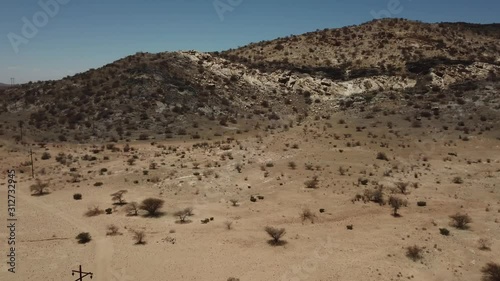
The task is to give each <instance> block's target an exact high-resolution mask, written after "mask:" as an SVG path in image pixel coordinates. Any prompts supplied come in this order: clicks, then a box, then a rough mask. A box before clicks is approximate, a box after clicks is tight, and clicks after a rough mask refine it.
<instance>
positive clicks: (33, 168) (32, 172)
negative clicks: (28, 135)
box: [30, 147, 35, 178]
mask: <svg viewBox="0 0 500 281" xmlns="http://www.w3.org/2000/svg"><path fill="white" fill-rule="evenodd" d="M30 157H31V177H32V178H35V167H34V166H33V150H32V149H31V147H30Z"/></svg>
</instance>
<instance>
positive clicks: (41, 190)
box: [30, 179, 49, 196]
mask: <svg viewBox="0 0 500 281" xmlns="http://www.w3.org/2000/svg"><path fill="white" fill-rule="evenodd" d="M48 186H49V183H47V182H42V180H40V179H36V181H35V184H33V185H31V186H30V191H31V192H32V193H33V195H35V196H42V195H45V194H47V193H48V192H47V187H48Z"/></svg>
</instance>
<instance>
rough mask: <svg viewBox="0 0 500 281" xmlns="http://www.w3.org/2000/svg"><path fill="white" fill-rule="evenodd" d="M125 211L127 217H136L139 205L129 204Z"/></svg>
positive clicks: (135, 203)
mask: <svg viewBox="0 0 500 281" xmlns="http://www.w3.org/2000/svg"><path fill="white" fill-rule="evenodd" d="M125 211H126V212H127V214H128V215H129V216H137V215H138V212H139V204H138V203H137V202H130V203H128V204H127V205H126V206H125Z"/></svg>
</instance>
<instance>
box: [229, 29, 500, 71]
mask: <svg viewBox="0 0 500 281" xmlns="http://www.w3.org/2000/svg"><path fill="white" fill-rule="evenodd" d="M221 54H222V56H223V57H225V58H227V59H229V60H231V61H234V62H241V63H243V64H245V65H248V66H250V67H253V68H258V69H260V70H262V71H266V72H272V71H275V70H277V69H288V70H291V71H295V72H301V73H309V74H313V73H315V74H323V75H324V76H326V77H329V78H333V79H343V78H345V76H346V71H349V77H350V78H355V77H362V76H367V75H376V74H389V75H394V74H408V73H417V74H419V73H422V72H427V71H428V70H429V68H431V67H434V66H436V65H439V64H449V65H451V64H470V63H472V62H487V63H495V64H498V63H500V24H488V25H480V24H468V23H436V24H430V23H422V22H417V21H409V20H404V19H382V20H374V21H371V22H368V23H365V24H361V25H357V26H348V27H343V28H337V29H324V30H318V31H315V32H309V33H305V34H302V35H291V36H288V37H284V38H278V39H275V40H271V41H262V42H259V43H252V44H249V45H247V46H244V47H241V48H238V49H234V50H228V51H225V52H222V53H221Z"/></svg>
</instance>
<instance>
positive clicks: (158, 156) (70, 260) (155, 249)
mask: <svg viewBox="0 0 500 281" xmlns="http://www.w3.org/2000/svg"><path fill="white" fill-rule="evenodd" d="M388 120H389V119H388ZM379 121H380V122H379V123H378V124H377V126H376V127H372V125H371V124H364V125H363V122H365V123H366V121H365V120H356V119H352V120H349V121H348V122H347V124H346V125H340V124H338V118H337V119H332V120H328V121H318V122H313V123H310V124H308V125H307V127H306V126H305V125H301V126H295V127H293V128H292V129H290V130H286V131H284V130H282V131H275V132H273V133H269V132H268V133H265V132H260V133H253V134H248V135H234V136H233V137H234V138H235V139H236V140H235V141H232V142H231V143H230V144H229V145H230V147H229V150H223V149H221V148H222V147H223V146H224V145H225V144H215V142H216V141H225V138H221V139H218V140H212V141H208V143H209V147H207V148H193V144H196V143H201V142H202V141H192V140H190V141H157V143H156V144H155V145H151V143H149V142H132V143H130V146H131V147H133V148H134V149H135V150H134V151H130V152H123V151H119V152H112V151H111V150H107V149H105V150H104V151H101V152H98V153H93V152H92V150H93V148H92V147H91V145H76V144H75V145H71V144H63V145H54V144H47V145H46V147H45V148H41V147H40V146H38V145H37V146H33V147H32V148H33V152H34V156H35V158H36V161H35V162H34V164H35V170H36V177H37V178H40V179H41V180H42V181H43V182H49V187H48V190H49V192H50V193H49V194H46V195H44V196H32V195H31V192H30V186H31V185H32V184H34V182H35V181H34V180H33V179H32V178H31V175H30V167H29V166H23V165H21V163H23V162H26V161H28V160H29V157H28V151H29V148H28V147H27V146H22V145H18V144H14V143H11V142H9V141H2V142H1V144H2V147H1V148H0V153H1V154H0V155H1V161H0V166H1V169H2V171H4V172H3V174H2V178H1V180H0V181H1V185H0V198H1V201H2V204H1V205H0V206H2V210H1V211H0V214H1V217H0V219H1V221H2V222H3V223H6V210H5V209H6V207H5V202H6V201H7V174H6V172H5V171H6V170H8V169H15V170H16V173H17V179H18V184H17V193H16V205H17V207H16V212H17V217H18V222H17V232H16V235H17V237H16V238H17V246H16V254H17V266H16V271H17V273H16V274H11V273H6V272H7V269H8V265H7V264H6V263H5V262H3V261H2V263H1V266H0V279H1V280H72V278H73V279H76V278H75V277H73V276H71V270H73V269H77V267H78V266H79V265H82V266H83V269H84V270H86V271H91V272H93V273H94V278H93V280H102V281H112V280H117V281H118V280H120V281H124V280H131V281H132V280H150V281H155V280H227V279H228V278H229V277H236V278H239V279H240V280H242V281H246V280H252V281H259V280H266V281H267V280H294V281H295V280H310V281H321V280H323V281H326V280H408V279H410V280H425V281H430V280H436V281H437V280H439V281H444V280H450V281H451V280H454V281H457V280H464V281H470V280H480V276H481V273H480V269H481V268H482V267H483V266H484V265H485V264H486V263H488V262H492V261H493V262H500V258H499V257H500V255H498V253H499V251H500V224H499V222H500V182H499V181H498V178H499V176H500V163H499V161H500V146H499V145H500V141H498V140H497V139H495V138H493V137H491V136H488V135H483V136H477V137H472V138H471V139H470V140H469V141H462V140H460V139H459V137H458V133H454V132H439V130H437V129H433V128H432V127H428V126H424V127H423V128H407V127H405V126H404V125H399V126H398V124H396V125H395V128H394V129H393V131H399V134H398V135H399V137H398V136H396V135H395V134H394V133H391V132H390V131H389V129H388V128H387V127H386V126H385V122H387V120H379ZM327 123H329V124H331V126H329V125H328V124H327ZM346 126H347V128H346ZM356 126H366V127H367V128H365V129H362V130H360V131H357V130H356ZM257 134H260V136H256V135H257ZM346 134H351V136H347V137H346ZM334 135H337V137H335V136H334ZM375 136H376V137H375ZM226 137H227V136H226ZM337 138H338V139H337ZM419 140H420V141H419ZM358 141H359V144H360V146H352V145H348V144H347V143H348V142H349V143H351V144H354V143H356V142H358ZM294 144H297V146H298V148H297V149H294V148H292V147H293V145H294ZM101 145H105V144H98V145H97V147H101ZM160 145H163V147H161V146H160ZM382 146H384V147H382ZM116 147H118V148H120V149H121V148H123V147H124V143H118V144H116ZM169 147H172V148H173V147H175V148H176V152H174V151H173V150H169V149H168V148H169ZM226 149H227V148H226ZM44 151H48V152H49V153H50V154H51V156H52V157H51V158H50V159H48V160H41V155H42V154H43V152H44ZM60 152H64V153H66V154H72V155H73V156H74V157H79V159H78V160H76V161H75V162H72V163H70V164H67V165H62V164H60V163H58V162H57V161H56V159H55V158H56V156H57V155H58V153H60ZM227 152H230V153H231V154H232V157H231V158H233V159H229V157H225V160H221V155H223V154H224V153H227ZM378 152H385V153H386V154H387V156H388V157H389V161H384V160H377V159H376V155H377V153H378ZM450 153H451V154H452V155H450ZM86 154H88V155H92V156H96V157H97V161H85V160H82V159H81V157H82V156H84V155H86ZM454 154H456V156H454ZM133 155H137V160H136V161H135V164H134V165H129V164H128V163H127V160H128V159H129V158H131V157H132V156H133ZM105 156H107V157H109V159H108V158H106V159H108V160H104V157H105ZM445 160H446V161H445ZM291 161H293V162H295V163H296V165H297V168H296V169H291V168H290V167H289V165H290V164H289V163H290V162H291ZM151 162H155V163H157V164H158V169H154V170H152V169H150V167H149V166H150V163H151ZM193 163H199V168H198V169H194V168H193ZM267 163H269V164H268V166H269V167H267V166H266V164H267ZM271 163H272V164H271ZM307 163H311V164H312V170H308V169H306V166H305V164H307ZM237 164H242V165H243V167H242V170H241V173H239V172H238V171H237V170H236V165H237ZM208 166H210V167H208ZM339 167H343V168H344V169H346V170H347V171H346V173H345V175H341V174H340V172H339ZM70 168H76V172H75V173H78V174H80V175H81V176H82V177H81V178H80V181H79V182H71V179H72V176H71V173H70ZM102 168H106V169H107V171H106V172H103V174H102V175H101V174H100V171H101V169H102ZM144 170H149V172H148V175H145V174H144V172H143V171H144ZM264 170H265V171H264ZM386 171H392V172H391V173H390V175H389V176H384V172H386ZM266 172H267V173H268V174H267V175H266V174H265V173H266ZM195 173H200V176H199V177H198V176H197V174H195ZM204 174H205V175H204ZM313 176H318V180H319V184H318V188H317V189H308V188H306V187H305V184H304V182H305V181H307V180H310V179H312V178H313ZM156 177H158V178H156ZM455 177H461V178H462V179H463V183H462V184H456V183H453V179H454V178H455ZM363 178H366V179H368V183H367V185H366V186H365V185H362V184H359V180H360V179H363ZM156 180H159V182H154V183H153V182H152V181H156ZM134 181H137V182H136V183H134ZM96 182H102V183H103V184H102V186H100V187H96V186H94V184H95V183H96ZM396 182H409V183H418V188H415V187H414V186H413V185H410V186H411V187H409V192H408V194H406V195H402V194H399V195H398V196H400V197H402V198H404V199H406V200H408V207H403V208H401V209H400V210H399V212H400V214H401V217H398V218H396V217H393V216H391V212H392V211H391V208H390V207H389V206H387V205H385V206H379V205H378V204H376V203H371V202H370V203H363V202H362V201H358V202H355V203H353V202H352V201H351V200H352V199H353V198H354V197H355V195H356V194H363V192H364V190H365V189H370V188H373V187H374V186H380V185H383V186H384V187H385V189H384V190H385V194H386V196H390V195H393V194H392V193H393V191H391V190H392V189H393V188H394V186H395V183H396ZM119 190H127V191H128V192H127V193H126V194H125V196H124V198H125V200H126V201H127V202H132V201H135V202H141V201H142V200H143V199H146V198H148V197H155V198H161V199H163V200H165V205H164V207H163V211H164V212H165V213H166V214H165V215H164V216H161V217H158V218H147V217H144V216H142V213H141V215H140V216H127V213H126V211H125V206H118V205H113V201H112V200H111V196H110V194H112V193H114V192H116V191H119ZM75 193H81V194H82V195H83V199H82V200H74V199H73V194H75ZM252 195H261V196H263V197H264V199H263V200H257V202H251V201H250V197H251V196H252ZM396 195H397V193H396ZM230 199H238V200H239V205H238V206H236V207H235V206H232V204H231V203H230V201H229V200H230ZM417 201H426V202H427V206H426V207H419V206H417ZM91 206H99V207H100V208H101V209H103V210H104V209H106V208H113V209H114V211H113V213H112V214H109V215H107V214H102V215H99V216H95V217H86V216H85V215H84V213H85V212H86V211H87V209H88V208H89V207H91ZM185 207H192V208H193V210H194V211H193V213H194V215H193V216H191V217H189V220H191V222H190V223H186V224H180V223H177V222H176V220H177V218H176V217H174V216H173V215H172V214H173V213H174V212H175V211H177V210H180V209H183V208H185ZM304 208H309V209H310V210H311V211H313V212H314V213H315V214H316V218H315V220H314V223H311V222H310V221H302V220H301V218H300V213H301V211H302V210H303V209H304ZM321 208H324V209H325V212H323V213H320V212H319V209H321ZM457 212H461V213H467V214H469V215H470V217H471V218H472V220H473V221H472V223H471V224H470V229H468V230H458V229H455V228H453V227H452V226H450V218H449V216H450V215H452V214H455V213H457ZM210 217H213V221H210V222H209V223H207V224H202V223H201V220H202V219H204V218H210ZM226 221H232V222H233V225H232V226H233V228H232V229H231V230H228V229H227V228H226V226H225V222H226ZM110 224H114V225H116V226H118V227H119V228H120V230H119V231H120V232H121V233H122V235H117V236H108V235H106V232H107V229H106V228H107V226H108V225H110ZM347 225H353V230H348V229H347V228H346V226H347ZM265 226H273V227H279V228H285V229H286V235H285V236H284V240H285V241H286V242H287V243H286V244H285V245H283V246H271V245H269V244H268V243H267V241H268V240H269V239H270V238H269V236H268V235H267V234H266V232H265V231H264V227H265ZM439 228H447V229H449V230H450V231H451V235H450V236H443V235H441V234H440V231H439ZM130 230H143V231H145V233H146V238H145V241H146V244H145V245H135V242H134V240H133V239H132V234H131V232H130ZM80 232H89V233H90V234H91V236H92V241H91V242H90V243H87V244H84V245H82V244H78V243H77V240H76V239H75V236H76V235H77V234H78V233H80ZM7 235H8V233H7V229H6V228H5V227H2V228H1V229H0V236H1V237H7ZM480 238H486V239H488V240H489V241H490V242H491V249H490V250H480V249H479V246H478V240H479V239H480ZM1 241H2V245H0V249H1V252H2V257H3V259H5V258H6V257H5V255H4V254H3V253H4V252H5V251H6V249H7V244H6V241H5V240H3V239H2V240H1ZM413 245H418V246H420V247H424V251H423V253H422V257H423V258H422V259H421V260H418V261H416V262H414V261H412V260H411V259H409V258H408V257H406V248H407V247H408V246H413ZM85 280H88V278H86V279H85Z"/></svg>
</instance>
